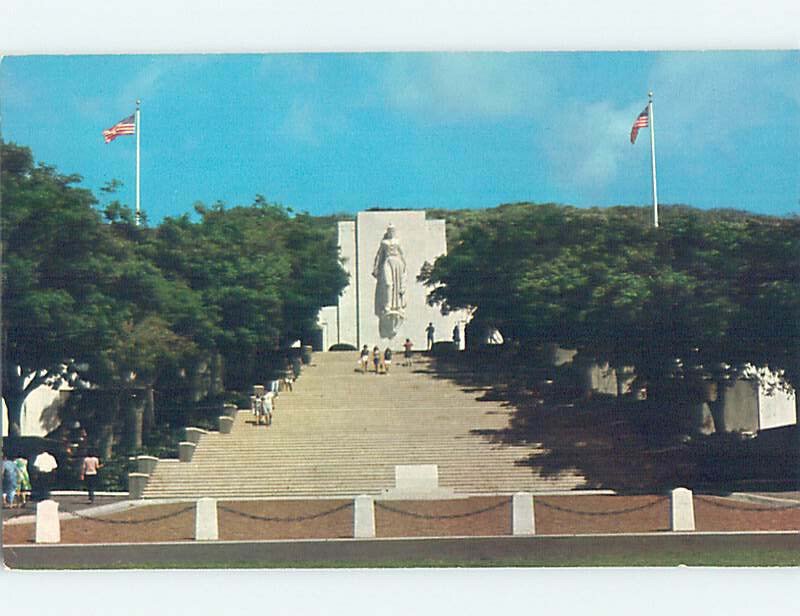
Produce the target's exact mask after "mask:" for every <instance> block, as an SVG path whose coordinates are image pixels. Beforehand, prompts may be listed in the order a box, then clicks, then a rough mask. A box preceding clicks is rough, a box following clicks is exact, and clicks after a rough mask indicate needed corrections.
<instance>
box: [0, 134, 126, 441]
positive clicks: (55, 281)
mask: <svg viewBox="0 0 800 616" xmlns="http://www.w3.org/2000/svg"><path fill="white" fill-rule="evenodd" d="M0 147H2V150H0V157H2V183H1V184H0V190H1V191H2V198H3V208H2V250H3V259H2V284H3V290H2V297H3V316H2V324H3V325H2V326H3V397H4V399H5V401H6V405H7V407H8V414H9V424H10V426H9V428H10V434H12V435H16V434H19V422H20V413H21V410H22V405H23V403H24V401H25V398H26V397H27V396H28V394H29V393H30V392H31V391H33V389H35V388H36V387H38V386H39V385H42V384H50V385H52V386H54V387H57V386H58V385H59V383H60V382H61V380H62V379H64V378H74V374H72V375H71V374H70V369H71V368H73V367H74V366H75V365H76V362H75V361H74V360H78V363H81V362H83V361H85V360H86V358H87V357H89V356H90V355H91V354H92V353H93V352H94V351H95V349H97V348H103V347H105V346H108V345H109V344H111V341H112V340H113V335H114V332H115V331H116V330H117V329H118V327H119V325H120V323H121V322H122V319H123V318H124V317H123V315H121V314H120V312H119V311H118V310H117V305H116V302H115V300H114V298H113V297H112V296H111V295H110V294H109V286H110V284H111V283H112V282H113V278H114V271H115V269H116V264H117V263H118V261H119V260H120V259H121V258H123V253H124V251H122V252H121V246H120V244H119V243H118V242H117V241H115V239H114V238H113V237H112V236H111V234H110V233H109V232H108V229H107V228H106V227H105V226H104V225H103V224H102V222H101V220H100V217H99V215H98V213H97V212H96V211H95V209H94V205H95V203H96V200H95V198H94V196H93V195H92V194H91V192H90V191H88V190H85V189H81V188H78V187H76V186H75V184H77V183H78V182H79V181H80V179H81V178H80V176H77V175H63V174H60V173H58V172H57V171H56V170H55V169H54V168H53V167H50V166H48V165H45V164H42V163H39V164H34V162H33V156H32V154H31V151H30V150H29V149H28V148H25V147H22V146H18V145H15V144H13V143H2V144H1V146H0Z"/></svg>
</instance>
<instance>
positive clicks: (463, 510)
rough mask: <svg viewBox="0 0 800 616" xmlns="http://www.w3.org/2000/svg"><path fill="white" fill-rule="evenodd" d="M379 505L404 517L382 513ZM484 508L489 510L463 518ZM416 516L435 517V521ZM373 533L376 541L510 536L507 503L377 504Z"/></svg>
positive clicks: (484, 500)
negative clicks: (401, 538) (398, 538)
mask: <svg viewBox="0 0 800 616" xmlns="http://www.w3.org/2000/svg"><path fill="white" fill-rule="evenodd" d="M382 504H383V505H385V506H386V507H390V508H392V509H395V510H397V511H402V512H404V513H397V512H394V511H389V510H387V509H384V508H383V507H381V505H382ZM487 508H491V509H490V510H489V511H484V512H483V513H476V514H474V515H464V514H472V512H478V511H481V510H484V509H487ZM410 514H415V515H410ZM417 516H431V517H434V516H435V517H436V518H438V519H428V518H426V517H417ZM444 516H463V517H451V518H447V517H444ZM375 529H376V534H377V536H378V537H452V536H459V535H460V536H474V537H479V536H496V535H510V534H511V499H510V498H509V497H507V496H488V497H483V496H481V497H472V498H464V499H457V500H443V501H377V502H376V503H375Z"/></svg>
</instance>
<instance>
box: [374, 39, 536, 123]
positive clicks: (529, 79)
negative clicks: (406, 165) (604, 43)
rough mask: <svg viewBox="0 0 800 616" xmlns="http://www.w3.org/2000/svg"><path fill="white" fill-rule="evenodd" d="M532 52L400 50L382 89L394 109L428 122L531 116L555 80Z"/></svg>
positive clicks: (388, 66) (389, 61)
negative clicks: (406, 52)
mask: <svg viewBox="0 0 800 616" xmlns="http://www.w3.org/2000/svg"><path fill="white" fill-rule="evenodd" d="M532 59H533V58H532V56H530V55H528V56H523V55H519V54H503V53H493V54H484V53H437V54H397V55H392V56H390V57H389V58H388V59H387V62H386V70H385V72H384V74H383V79H382V83H381V87H382V88H383V90H384V93H385V97H386V101H387V103H388V104H389V106H390V107H392V108H394V109H396V110H401V111H406V112H414V113H418V114H422V115H423V117H424V118H425V120H427V121H437V122H460V121H464V120H473V119H477V118H507V117H509V116H519V115H528V114H530V113H532V112H534V111H535V110H536V109H538V108H540V107H541V104H542V101H543V100H545V99H546V98H547V96H548V94H549V89H550V83H551V81H552V80H551V79H550V78H549V77H548V76H547V75H546V73H544V72H543V71H541V70H540V69H539V68H538V67H537V65H536V63H535V62H532V61H531V60H532Z"/></svg>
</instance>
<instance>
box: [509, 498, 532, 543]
mask: <svg viewBox="0 0 800 616" xmlns="http://www.w3.org/2000/svg"><path fill="white" fill-rule="evenodd" d="M511 529H512V534H514V535H535V534H536V517H535V515H534V512H533V495H532V494H530V493H529V492H517V493H516V494H514V498H513V500H512V507H511Z"/></svg>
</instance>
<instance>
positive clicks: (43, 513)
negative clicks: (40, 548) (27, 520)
mask: <svg viewBox="0 0 800 616" xmlns="http://www.w3.org/2000/svg"><path fill="white" fill-rule="evenodd" d="M36 543H61V524H60V522H59V520H58V503H57V502H56V501H54V500H45V501H41V502H40V503H37V505H36Z"/></svg>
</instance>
